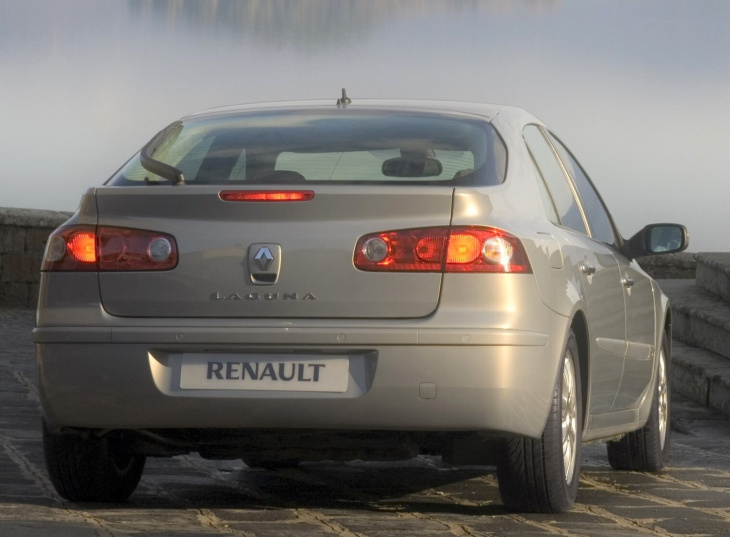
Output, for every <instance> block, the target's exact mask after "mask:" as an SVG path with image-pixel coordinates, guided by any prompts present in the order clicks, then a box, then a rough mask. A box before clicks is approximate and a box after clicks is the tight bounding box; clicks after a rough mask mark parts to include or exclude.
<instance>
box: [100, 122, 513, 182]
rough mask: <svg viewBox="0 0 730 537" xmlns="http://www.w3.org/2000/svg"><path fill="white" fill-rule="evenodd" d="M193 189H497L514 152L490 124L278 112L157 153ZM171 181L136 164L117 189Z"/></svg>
mask: <svg viewBox="0 0 730 537" xmlns="http://www.w3.org/2000/svg"><path fill="white" fill-rule="evenodd" d="M151 156H152V157H153V158H154V159H155V160H158V161H160V162H164V163H165V164H169V165H171V166H174V167H176V168H178V169H179V170H181V171H182V172H183V174H184V176H185V183H186V184H189V185H209V184H214V185H230V184H232V183H233V184H301V183H312V184H317V183H320V184H323V183H332V182H337V183H360V184H363V183H401V184H403V183H406V184H444V185H495V184H500V183H502V182H503V181H504V176H505V168H506V161H507V153H506V149H505V147H504V144H503V142H502V140H501V138H500V137H499V135H498V134H497V133H496V131H495V130H494V128H493V127H492V126H491V125H490V124H489V123H487V122H486V121H478V120H471V119H464V118H460V117H451V116H443V115H435V114H434V115H425V114H421V113H419V114H407V113H398V112H390V111H388V112H373V111H371V110H368V111H366V112H363V111H360V112H355V111H349V110H340V109H333V110H326V111H325V110H323V111H317V112H312V111H311V110H308V111H291V110H287V111H276V112H266V113H261V112H259V113H247V114H241V115H236V116H225V117H214V118H204V119H192V120H188V121H186V122H184V123H182V124H180V125H179V126H177V127H176V128H173V129H171V131H170V133H169V134H168V135H167V137H166V138H165V139H164V141H163V142H162V143H161V144H160V145H159V146H158V148H157V150H156V151H155V152H154V153H153V154H152V155H151ZM142 184H151V185H161V184H170V181H168V180H167V179H164V178H162V177H160V176H158V175H155V174H153V173H151V172H149V171H148V170H146V169H145V168H143V167H142V165H141V163H140V159H139V155H136V156H135V157H133V158H132V159H131V160H130V161H129V162H128V163H127V164H126V165H124V166H123V167H122V168H121V169H120V170H119V171H118V172H117V173H116V174H115V175H114V176H113V177H112V178H111V179H110V180H109V181H108V182H107V185H111V186H139V185H142Z"/></svg>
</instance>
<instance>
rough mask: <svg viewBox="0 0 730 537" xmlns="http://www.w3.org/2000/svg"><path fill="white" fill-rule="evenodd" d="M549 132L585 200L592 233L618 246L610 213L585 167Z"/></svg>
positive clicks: (585, 208)
mask: <svg viewBox="0 0 730 537" xmlns="http://www.w3.org/2000/svg"><path fill="white" fill-rule="evenodd" d="M548 134H549V135H550V140H551V141H552V143H553V146H554V147H555V150H556V151H557V152H558V155H560V159H561V160H562V161H563V164H564V165H565V169H566V170H568V175H570V177H571V178H572V179H573V183H574V184H575V187H576V188H577V189H578V195H580V198H581V201H582V202H583V210H584V211H585V213H586V218H587V219H588V225H589V226H590V227H591V235H592V236H593V237H594V238H595V239H597V240H599V241H601V242H603V243H606V244H608V245H610V246H616V235H615V234H614V231H613V225H612V224H611V217H610V216H609V215H608V211H607V210H606V206H605V205H604V204H603V201H601V197H600V196H599V194H598V192H596V189H595V188H594V187H593V184H592V183H591V181H590V179H588V176H587V175H586V174H585V172H584V171H583V168H581V166H580V164H578V161H577V160H575V158H574V157H573V155H572V154H571V153H570V151H568V149H567V148H566V147H565V146H564V145H563V144H562V142H561V141H560V140H558V139H557V138H556V137H555V136H553V135H552V133H548Z"/></svg>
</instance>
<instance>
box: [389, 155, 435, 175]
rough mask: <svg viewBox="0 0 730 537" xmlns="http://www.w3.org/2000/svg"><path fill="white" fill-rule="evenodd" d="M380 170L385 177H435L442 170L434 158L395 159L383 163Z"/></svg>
mask: <svg viewBox="0 0 730 537" xmlns="http://www.w3.org/2000/svg"><path fill="white" fill-rule="evenodd" d="M382 170H383V175H384V176H386V177H435V176H437V175H441V172H443V170H444V168H443V166H441V162H440V161H438V160H436V159H435V158H430V157H425V158H411V157H396V158H391V159H388V160H386V161H385V162H383V168H382Z"/></svg>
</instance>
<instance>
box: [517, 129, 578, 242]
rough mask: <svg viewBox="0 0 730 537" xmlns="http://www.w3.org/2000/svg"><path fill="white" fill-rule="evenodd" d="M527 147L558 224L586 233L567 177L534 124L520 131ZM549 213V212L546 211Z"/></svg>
mask: <svg viewBox="0 0 730 537" xmlns="http://www.w3.org/2000/svg"><path fill="white" fill-rule="evenodd" d="M522 136H523V137H524V139H525V143H526V144H527V148H528V149H529V150H530V153H531V154H532V158H533V159H534V160H535V164H537V168H538V170H539V171H540V174H541V175H542V177H543V179H544V180H545V184H546V185H547V189H548V191H549V193H550V196H551V197H552V201H553V205H554V207H555V210H556V211H557V214H558V218H559V219H560V224H562V225H563V226H565V227H569V228H570V229H573V230H575V231H578V232H579V233H583V234H584V235H588V230H587V229H586V226H585V223H584V221H583V215H582V214H581V212H580V208H579V207H578V202H577V201H576V199H575V196H574V194H573V189H572V188H571V187H570V183H569V182H568V178H567V177H566V176H565V173H563V169H562V168H561V167H560V163H559V162H558V159H557V157H556V156H555V153H554V152H553V150H552V148H551V147H550V144H548V142H547V140H546V139H545V137H544V136H543V135H542V132H541V131H540V129H539V128H537V126H535V125H528V126H527V127H525V129H524V130H523V131H522ZM548 214H550V212H548Z"/></svg>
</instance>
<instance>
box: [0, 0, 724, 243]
mask: <svg viewBox="0 0 730 537" xmlns="http://www.w3.org/2000/svg"><path fill="white" fill-rule="evenodd" d="M729 27H730V2H726V1H725V0H703V1H702V2H696V1H693V0H642V1H634V0H592V1H590V2H586V1H584V0H513V1H507V0H491V1H490V0H269V1H266V0H249V1H241V2H234V1H232V0H228V1H226V0H217V1H211V2H198V1H192V0H113V1H106V0H64V1H57V0H24V1H22V2H19V1H16V0H0V120H2V125H3V128H2V129H0V207H24V208H35V209H53V210H64V211H73V210H75V209H76V207H77V205H78V202H79V200H80V198H81V195H82V194H83V192H84V191H86V190H87V189H88V188H90V187H94V186H97V185H100V184H102V183H103V182H104V181H105V180H106V179H107V178H108V177H109V176H110V175H112V173H113V172H114V171H115V170H116V169H117V168H118V167H119V166H121V165H122V164H123V163H124V162H125V161H126V160H127V159H128V158H129V157H130V156H131V155H132V154H133V153H134V152H136V151H137V150H138V149H139V147H140V146H141V145H143V144H144V143H145V142H146V141H147V140H149V139H150V138H151V137H152V136H153V135H154V134H155V133H156V132H157V131H158V130H159V129H161V128H162V127H164V126H165V125H167V124H169V123H170V122H172V121H174V120H176V119H178V118H179V117H181V116H183V115H186V114H188V113H191V112H194V111H197V110H201V109H205V108H211V107H215V106H220V105H227V104H237V103H250V102H266V101H280V100H299V99H332V100H333V101H334V100H335V99H336V98H337V97H338V96H339V94H340V88H342V87H346V88H347V90H348V95H349V96H350V97H352V98H353V99H356V98H417V99H438V100H457V101H476V102H491V103H499V104H506V105H512V106H518V107H521V108H525V109H527V110H529V111H530V112H532V113H533V114H535V115H537V116H538V117H540V118H541V119H542V120H543V121H545V122H546V123H547V124H548V125H549V126H550V128H551V129H552V130H553V131H554V132H555V133H556V134H557V135H558V136H559V137H560V138H561V139H562V140H563V141H564V142H565V143H566V145H567V146H568V147H569V148H570V149H571V150H572V151H573V152H574V153H575V155H576V156H577V158H578V160H579V161H580V162H581V164H582V165H583V167H584V168H585V169H586V171H587V172H588V174H589V175H590V176H591V178H592V180H593V182H594V183H595V184H596V186H597V187H598V189H599V191H600V192H601V194H602V196H603V198H604V200H605V201H606V203H607V205H608V207H609V210H610V211H611V212H612V214H613V216H614V219H615V220H616V223H617V225H618V227H619V229H620V230H621V232H622V234H623V235H624V236H625V237H629V236H631V235H633V234H634V233H635V232H636V231H638V230H639V229H640V228H641V227H643V226H644V225H646V224H649V223H654V222H680V223H683V224H685V225H686V226H687V227H688V228H689V230H690V236H691V239H690V250H691V251H695V252H698V251H730V234H728V233H724V231H725V228H726V227H727V226H726V223H727V218H726V213H727V211H726V208H725V207H726V205H728V200H730V166H728V164H727V157H726V155H727V153H728V146H729V145H730V137H729V136H728V135H727V128H728V125H730V98H729V96H730V53H728V51H730V32H728V31H727V28H729Z"/></svg>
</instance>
